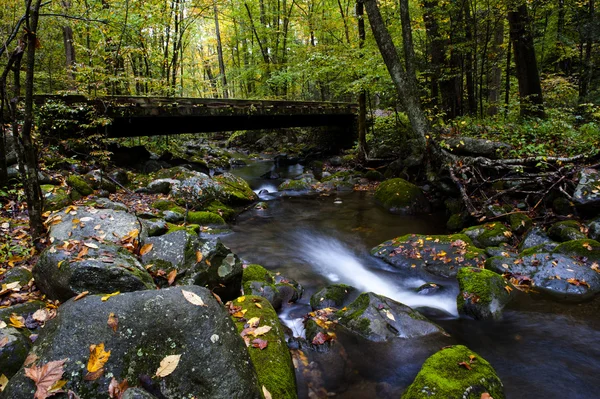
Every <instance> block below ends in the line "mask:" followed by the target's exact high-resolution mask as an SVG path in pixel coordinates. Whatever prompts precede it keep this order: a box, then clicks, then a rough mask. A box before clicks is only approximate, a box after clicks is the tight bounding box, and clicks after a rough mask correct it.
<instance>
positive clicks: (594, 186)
mask: <svg viewBox="0 0 600 399" xmlns="http://www.w3.org/2000/svg"><path fill="white" fill-rule="evenodd" d="M573 202H574V203H575V204H576V205H577V206H579V207H583V208H592V207H597V206H599V205H600V171H598V170H596V169H591V168H585V169H582V170H581V172H579V179H578V183H577V187H575V191H574V192H573Z"/></svg>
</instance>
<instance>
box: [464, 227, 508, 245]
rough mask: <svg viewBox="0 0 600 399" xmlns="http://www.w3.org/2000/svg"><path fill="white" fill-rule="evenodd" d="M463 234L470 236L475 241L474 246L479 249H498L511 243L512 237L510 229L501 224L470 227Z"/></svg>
mask: <svg viewBox="0 0 600 399" xmlns="http://www.w3.org/2000/svg"><path fill="white" fill-rule="evenodd" d="M462 233H463V234H465V235H467V236H469V238H471V240H473V244H475V245H476V246H477V247H479V248H487V247H497V246H499V245H500V244H503V243H508V242H510V237H511V236H512V233H511V231H510V229H509V228H508V227H506V226H505V225H503V224H502V223H500V222H493V223H486V224H483V225H480V226H473V227H469V228H467V229H464V230H463V231H462Z"/></svg>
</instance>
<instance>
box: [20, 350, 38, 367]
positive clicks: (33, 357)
mask: <svg viewBox="0 0 600 399" xmlns="http://www.w3.org/2000/svg"><path fill="white" fill-rule="evenodd" d="M37 360H38V357H37V355H36V354H35V353H33V352H29V355H27V357H26V358H25V362H24V363H23V366H25V367H27V366H31V365H32V364H33V363H35V362H37Z"/></svg>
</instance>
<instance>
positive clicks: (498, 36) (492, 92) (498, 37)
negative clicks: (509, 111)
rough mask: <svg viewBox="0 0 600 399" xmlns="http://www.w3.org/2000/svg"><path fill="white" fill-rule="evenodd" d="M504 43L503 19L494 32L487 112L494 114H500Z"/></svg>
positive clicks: (490, 114)
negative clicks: (501, 62) (501, 64)
mask: <svg viewBox="0 0 600 399" xmlns="http://www.w3.org/2000/svg"><path fill="white" fill-rule="evenodd" d="M503 43H504V22H503V21H502V20H500V21H497V23H496V29H495V32H494V40H493V42H492V51H491V54H490V56H491V60H490V61H491V63H492V68H491V70H490V74H489V78H488V88H489V92H488V109H487V114H488V115H489V116H494V115H496V114H498V104H499V102H500V85H501V84H502V68H500V61H501V60H502V50H501V49H502V44H503ZM507 73H508V70H507Z"/></svg>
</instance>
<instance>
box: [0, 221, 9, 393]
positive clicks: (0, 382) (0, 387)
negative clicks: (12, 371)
mask: <svg viewBox="0 0 600 399" xmlns="http://www.w3.org/2000/svg"><path fill="white" fill-rule="evenodd" d="M7 224H8V223H7ZM6 384H8V378H6V376H5V375H4V374H2V375H0V392H2V391H4V388H6Z"/></svg>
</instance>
